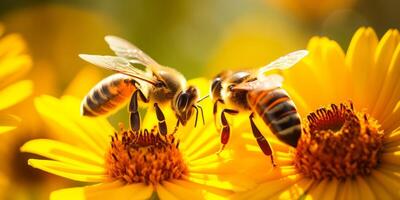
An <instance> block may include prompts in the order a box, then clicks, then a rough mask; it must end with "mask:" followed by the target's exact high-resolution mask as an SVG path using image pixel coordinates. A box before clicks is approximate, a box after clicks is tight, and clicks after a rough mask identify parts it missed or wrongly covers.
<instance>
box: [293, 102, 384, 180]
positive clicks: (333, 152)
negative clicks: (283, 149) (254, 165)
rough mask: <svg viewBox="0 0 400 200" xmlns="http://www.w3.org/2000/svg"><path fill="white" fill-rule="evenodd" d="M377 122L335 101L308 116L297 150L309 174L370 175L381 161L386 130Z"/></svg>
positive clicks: (296, 156) (297, 157)
mask: <svg viewBox="0 0 400 200" xmlns="http://www.w3.org/2000/svg"><path fill="white" fill-rule="evenodd" d="M379 128H380V125H379V124H378V122H377V121H376V120H375V119H373V118H372V117H370V116H369V115H367V114H366V113H363V112H355V111H354V107H353V104H352V103H350V106H348V105H346V104H340V106H337V105H335V104H332V105H331V106H330V107H325V108H320V109H318V110H317V111H315V112H313V113H310V114H309V115H308V116H307V122H306V123H305V126H304V129H303V133H302V137H301V138H300V140H299V142H298V145H297V148H296V151H295V153H294V165H295V167H296V168H297V169H298V170H299V171H300V172H302V173H303V174H304V175H305V176H306V177H310V178H314V179H318V180H320V179H325V178H328V179H330V178H333V177H335V178H337V179H345V178H348V177H354V176H357V175H364V176H365V175H368V174H370V173H371V171H372V170H373V169H374V168H376V167H377V166H378V164H379V160H380V155H381V154H380V153H381V151H382V146H383V131H382V130H380V129H379Z"/></svg>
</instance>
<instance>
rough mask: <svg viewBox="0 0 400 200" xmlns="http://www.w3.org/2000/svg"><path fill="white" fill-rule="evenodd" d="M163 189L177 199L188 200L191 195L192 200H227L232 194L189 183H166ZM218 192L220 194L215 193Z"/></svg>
mask: <svg viewBox="0 0 400 200" xmlns="http://www.w3.org/2000/svg"><path fill="white" fill-rule="evenodd" d="M162 187H163V188H164V189H165V190H167V191H168V192H169V193H170V194H173V195H174V196H175V197H176V198H177V199H186V198H187V197H188V194H190V199H199V200H200V199H226V196H227V195H230V194H231V193H230V192H224V191H223V190H219V191H218V190H216V189H211V188H210V187H207V186H203V185H199V184H195V183H190V182H188V181H180V182H175V181H166V182H164V183H163V185H162ZM216 191H217V192H218V193H215V192H216ZM161 199H162V198H161Z"/></svg>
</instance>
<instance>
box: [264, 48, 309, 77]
mask: <svg viewBox="0 0 400 200" xmlns="http://www.w3.org/2000/svg"><path fill="white" fill-rule="evenodd" d="M307 54H308V51H307V50H299V51H294V52H292V53H289V54H287V55H285V56H282V57H280V58H278V59H276V60H275V61H272V62H271V63H270V64H268V65H267V66H264V67H261V68H260V69H259V70H258V78H260V77H262V76H264V73H265V72H267V71H270V70H273V69H281V70H283V69H287V68H290V67H292V66H293V65H295V64H296V63H298V62H299V61H300V60H301V59H303V58H304V57H305V56H307Z"/></svg>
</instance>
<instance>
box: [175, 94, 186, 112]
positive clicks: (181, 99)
mask: <svg viewBox="0 0 400 200" xmlns="http://www.w3.org/2000/svg"><path fill="white" fill-rule="evenodd" d="M187 101H188V96H187V94H182V95H181V96H180V97H179V98H178V103H177V106H178V108H179V110H183V109H184V108H185V107H186V104H187Z"/></svg>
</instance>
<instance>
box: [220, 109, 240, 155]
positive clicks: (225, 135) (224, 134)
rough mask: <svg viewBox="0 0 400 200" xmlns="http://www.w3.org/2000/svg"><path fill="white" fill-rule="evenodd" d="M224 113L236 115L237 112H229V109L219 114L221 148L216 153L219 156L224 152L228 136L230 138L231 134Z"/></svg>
mask: <svg viewBox="0 0 400 200" xmlns="http://www.w3.org/2000/svg"><path fill="white" fill-rule="evenodd" d="M225 113H228V114H231V115H235V114H238V113H239V111H237V110H231V109H224V110H222V112H221V123H222V131H221V144H222V146H221V148H220V150H219V151H218V152H217V154H220V153H221V152H222V151H223V150H224V148H225V146H226V144H227V143H228V141H229V136H230V132H231V130H230V126H229V123H228V120H226V116H225Z"/></svg>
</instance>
